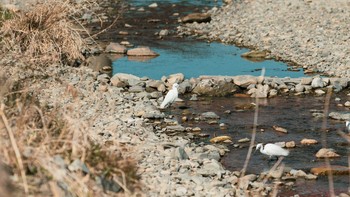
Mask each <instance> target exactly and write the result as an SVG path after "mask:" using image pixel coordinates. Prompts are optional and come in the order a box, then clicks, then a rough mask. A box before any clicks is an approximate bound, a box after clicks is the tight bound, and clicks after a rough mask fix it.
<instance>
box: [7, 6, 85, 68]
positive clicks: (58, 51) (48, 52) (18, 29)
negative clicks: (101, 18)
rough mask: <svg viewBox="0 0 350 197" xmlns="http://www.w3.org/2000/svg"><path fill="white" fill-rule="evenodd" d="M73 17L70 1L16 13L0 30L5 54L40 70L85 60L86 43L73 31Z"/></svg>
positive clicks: (72, 7)
mask: <svg viewBox="0 0 350 197" xmlns="http://www.w3.org/2000/svg"><path fill="white" fill-rule="evenodd" d="M72 13H74V6H72V5H71V4H70V3H69V1H63V2H62V1H58V0H48V1H44V3H38V4H37V5H35V6H34V7H33V8H32V9H28V10H27V11H23V12H18V13H12V16H13V18H12V19H9V20H5V21H3V22H2V26H1V29H0V37H1V45H2V51H3V52H5V53H9V52H11V53H12V55H15V54H18V55H17V56H19V57H20V58H28V60H29V61H30V62H33V63H35V64H39V65H40V66H47V65H49V64H52V63H65V64H72V63H74V62H75V61H76V60H78V59H82V58H83V56H82V54H81V51H82V47H83V45H84V41H83V39H82V38H81V37H80V35H79V33H78V32H77V31H76V30H74V29H73V20H72V19H71V18H70V16H71V15H72Z"/></svg>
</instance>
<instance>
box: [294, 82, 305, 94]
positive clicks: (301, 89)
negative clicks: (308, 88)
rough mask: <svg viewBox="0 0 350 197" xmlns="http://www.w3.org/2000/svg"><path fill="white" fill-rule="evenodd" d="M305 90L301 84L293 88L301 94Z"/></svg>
mask: <svg viewBox="0 0 350 197" xmlns="http://www.w3.org/2000/svg"><path fill="white" fill-rule="evenodd" d="M304 89H305V87H304V85H302V83H299V84H297V85H296V86H295V91H296V92H303V91H304Z"/></svg>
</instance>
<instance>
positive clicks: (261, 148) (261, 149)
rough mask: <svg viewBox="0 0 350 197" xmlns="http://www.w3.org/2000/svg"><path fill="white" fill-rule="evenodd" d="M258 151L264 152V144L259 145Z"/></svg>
mask: <svg viewBox="0 0 350 197" xmlns="http://www.w3.org/2000/svg"><path fill="white" fill-rule="evenodd" d="M260 152H261V153H263V152H264V146H263V145H261V146H260Z"/></svg>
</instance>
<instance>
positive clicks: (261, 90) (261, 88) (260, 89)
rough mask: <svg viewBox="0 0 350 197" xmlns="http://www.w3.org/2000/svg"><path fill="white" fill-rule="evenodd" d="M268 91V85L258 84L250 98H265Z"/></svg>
mask: <svg viewBox="0 0 350 197" xmlns="http://www.w3.org/2000/svg"><path fill="white" fill-rule="evenodd" d="M269 91H270V87H269V86H268V85H261V84H258V85H257V89H256V91H255V92H254V94H253V95H252V97H257V98H267V96H268V93H269Z"/></svg>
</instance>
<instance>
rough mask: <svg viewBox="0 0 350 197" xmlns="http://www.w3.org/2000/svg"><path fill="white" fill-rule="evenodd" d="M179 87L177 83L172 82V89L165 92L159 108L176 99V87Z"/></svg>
mask: <svg viewBox="0 0 350 197" xmlns="http://www.w3.org/2000/svg"><path fill="white" fill-rule="evenodd" d="M178 87H179V84H177V83H174V84H173V87H172V89H171V90H170V91H169V92H168V93H167V94H166V96H165V98H164V100H163V102H162V104H160V108H161V109H164V108H166V107H168V106H170V105H171V104H172V103H173V102H174V101H175V100H176V99H177V96H178V94H179V93H178V91H177V88H178Z"/></svg>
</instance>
